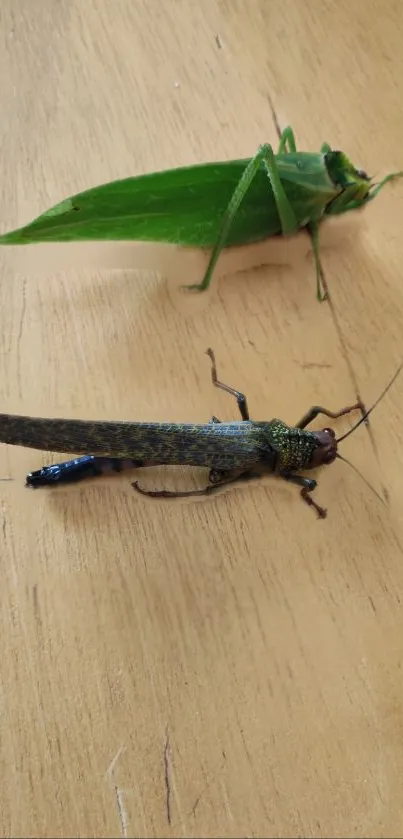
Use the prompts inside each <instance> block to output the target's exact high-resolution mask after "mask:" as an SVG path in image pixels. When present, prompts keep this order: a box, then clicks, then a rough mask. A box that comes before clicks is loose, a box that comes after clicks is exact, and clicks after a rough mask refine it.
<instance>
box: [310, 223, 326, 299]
mask: <svg viewBox="0 0 403 839" xmlns="http://www.w3.org/2000/svg"><path fill="white" fill-rule="evenodd" d="M307 230H308V233H309V235H310V237H311V241H312V248H313V255H314V259H315V269H316V296H317V298H318V300H319V302H320V303H323V301H324V300H327V298H328V296H329V295H328V292H327V289H326V288H325V277H324V273H323V268H322V265H321V261H320V257H319V223H318V222H317V221H311V222H310V224H308V225H307Z"/></svg>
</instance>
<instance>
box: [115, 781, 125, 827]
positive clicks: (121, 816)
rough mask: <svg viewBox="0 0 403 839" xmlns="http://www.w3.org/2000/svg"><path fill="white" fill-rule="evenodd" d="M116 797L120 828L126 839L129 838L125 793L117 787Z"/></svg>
mask: <svg viewBox="0 0 403 839" xmlns="http://www.w3.org/2000/svg"><path fill="white" fill-rule="evenodd" d="M115 795H116V804H117V808H118V813H119V819H120V827H121V829H122V836H123V839H126V837H127V813H126V809H125V806H124V804H123V792H122V791H121V790H120V789H119V787H117V786H115Z"/></svg>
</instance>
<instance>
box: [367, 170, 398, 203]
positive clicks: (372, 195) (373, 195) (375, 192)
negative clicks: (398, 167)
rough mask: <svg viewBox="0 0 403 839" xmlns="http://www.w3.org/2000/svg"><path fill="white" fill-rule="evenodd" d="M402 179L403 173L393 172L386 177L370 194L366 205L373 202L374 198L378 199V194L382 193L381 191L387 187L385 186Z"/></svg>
mask: <svg viewBox="0 0 403 839" xmlns="http://www.w3.org/2000/svg"><path fill="white" fill-rule="evenodd" d="M402 177H403V172H391V174H390V175H386V177H385V178H383V180H382V181H380V183H379V184H377V185H376V187H374V189H373V190H372V192H371V193H370V194H369V196H368V198H367V200H366V203H368V201H372V199H373V198H376V196H377V195H378V192H380V191H381V189H383V187H384V186H385V184H388V183H389V181H394V180H395V179H397V178H402Z"/></svg>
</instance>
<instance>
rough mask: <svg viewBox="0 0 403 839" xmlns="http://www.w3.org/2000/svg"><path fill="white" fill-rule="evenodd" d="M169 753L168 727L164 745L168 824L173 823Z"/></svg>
mask: <svg viewBox="0 0 403 839" xmlns="http://www.w3.org/2000/svg"><path fill="white" fill-rule="evenodd" d="M169 755H170V744H169V731H168V727H167V729H166V736H165V747H164V779H165V793H166V796H165V801H166V812H167V820H168V824H169V825H170V824H171V782H170V778H169V775H170V772H169Z"/></svg>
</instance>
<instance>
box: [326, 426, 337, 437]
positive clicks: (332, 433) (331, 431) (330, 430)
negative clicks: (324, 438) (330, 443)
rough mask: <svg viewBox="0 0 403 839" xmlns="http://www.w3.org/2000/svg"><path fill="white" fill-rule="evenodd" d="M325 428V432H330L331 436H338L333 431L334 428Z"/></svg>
mask: <svg viewBox="0 0 403 839" xmlns="http://www.w3.org/2000/svg"><path fill="white" fill-rule="evenodd" d="M323 430H324V432H325V434H330V436H331V437H335V436H336V435H335V433H334V431H333V428H324V429H323Z"/></svg>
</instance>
